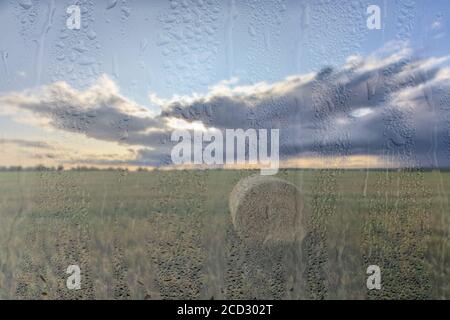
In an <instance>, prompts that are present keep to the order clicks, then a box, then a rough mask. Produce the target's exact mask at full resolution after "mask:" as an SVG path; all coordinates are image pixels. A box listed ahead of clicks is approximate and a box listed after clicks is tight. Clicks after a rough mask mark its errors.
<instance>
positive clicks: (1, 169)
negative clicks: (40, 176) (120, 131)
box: [0, 165, 148, 172]
mask: <svg viewBox="0 0 450 320" xmlns="http://www.w3.org/2000/svg"><path fill="white" fill-rule="evenodd" d="M17 171H27V172H35V171H38V172H52V171H128V169H127V168H112V167H111V168H98V167H85V166H79V167H72V168H64V166H57V167H46V166H43V165H37V166H34V167H22V166H10V167H0V172H17ZM137 171H148V170H147V169H146V168H138V169H137Z"/></svg>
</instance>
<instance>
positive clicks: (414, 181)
mask: <svg viewBox="0 0 450 320" xmlns="http://www.w3.org/2000/svg"><path fill="white" fill-rule="evenodd" d="M255 173H257V172H252V171H245V170H242V171H231V170H211V171H155V172H116V171H96V172H72V171H62V172H3V173H0V219H1V223H0V298H2V299H5V298H13V299H16V298H17V299H20V298H32V299H58V298H62V299H64V298H75V299H81V298H116V299H126V298H133V299H159V298H167V299H171V298H206V299H209V298H212V297H214V298H216V299H218V298H287V299H299V298H305V299H309V298H313V299H315V298H336V299H345V298H356V299H366V298H373V299H391V298H419V299H422V298H425V299H426V298H437V299H445V298H448V294H449V291H450V284H449V272H450V267H449V266H450V265H449V263H448V254H449V244H448V241H447V239H448V236H449V200H450V198H449V191H448V190H450V173H449V172H437V171H436V172H405V171H402V172H396V171H395V172H394V171H389V172H387V171H369V172H366V171H332V170H316V171H314V170H309V171H302V170H287V171H286V170H283V171H280V173H279V174H278V175H279V176H280V177H281V178H283V179H286V180H289V181H291V182H293V183H294V184H296V185H297V186H298V187H299V188H301V190H302V192H303V193H304V196H305V202H306V205H307V212H308V213H309V215H308V219H307V221H305V223H306V224H307V225H308V230H309V234H308V236H307V238H306V239H305V240H304V241H303V242H302V243H298V244H293V245H292V246H288V247H286V246H285V247H278V248H269V249H267V248H258V247H250V246H248V245H246V244H245V243H242V242H241V241H240V239H239V238H238V237H237V236H236V234H235V233H234V231H233V227H232V225H231V221H230V215H229V212H228V195H229V193H230V192H231V190H232V188H233V186H234V185H235V184H236V183H237V182H238V181H239V180H240V179H241V178H243V177H245V176H248V175H251V174H255ZM71 264H77V265H79V266H80V267H81V270H82V289H81V290H79V291H69V290H67V288H66V284H65V281H66V279H67V277H68V275H67V274H66V273H65V271H66V268H67V267H68V266H69V265H71ZM369 264H377V265H379V266H380V267H381V269H382V286H383V287H382V290H380V291H370V292H369V291H367V289H366V278H367V275H366V268H367V266H368V265H369Z"/></svg>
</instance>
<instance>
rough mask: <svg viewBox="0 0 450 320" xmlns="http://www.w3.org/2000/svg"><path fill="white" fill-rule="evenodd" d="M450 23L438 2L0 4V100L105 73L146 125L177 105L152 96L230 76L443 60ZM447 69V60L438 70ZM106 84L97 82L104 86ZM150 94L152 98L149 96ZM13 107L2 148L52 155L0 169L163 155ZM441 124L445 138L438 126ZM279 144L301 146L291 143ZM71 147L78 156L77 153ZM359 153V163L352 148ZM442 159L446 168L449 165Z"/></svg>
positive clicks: (83, 82) (198, 90)
mask: <svg viewBox="0 0 450 320" xmlns="http://www.w3.org/2000/svg"><path fill="white" fill-rule="evenodd" d="M73 4H78V5H80V7H81V25H82V28H81V30H69V29H68V28H67V27H66V19H67V17H68V14H67V13H66V8H67V7H68V6H70V5H73ZM370 4H375V5H379V6H380V8H381V11H382V12H381V21H382V29H381V30H368V28H367V26H366V19H367V14H366V9H367V7H368V6H369V5H370ZM449 14H450V5H449V4H448V1H445V0H442V1H438V0H435V1H411V0H408V1H406V0H403V1H388V0H384V1H365V0H360V1H359V0H353V1H320V2H319V1H315V0H305V1H283V0H278V1H248V0H246V1H237V0H236V1H233V0H229V1H218V0H198V1H197V0H195V1H188V0H186V1H185V0H182V1H138V0H134V1H131V0H130V1H123V0H117V1H114V0H108V1H74V0H72V1H50V0H47V1H45V0H41V1H35V0H21V1H17V2H16V1H0V28H1V30H3V32H2V35H1V37H0V50H1V61H0V94H2V95H3V96H4V97H8V95H11V93H12V92H16V93H21V94H22V95H28V96H29V95H30V93H28V91H27V90H31V89H33V90H39V88H41V87H42V86H45V85H47V86H51V85H52V84H54V83H56V82H58V81H64V82H65V83H66V84H67V85H68V86H70V88H71V89H73V90H79V92H84V91H85V90H88V89H89V88H90V87H91V86H92V85H94V84H96V83H98V81H99V79H100V78H101V77H103V75H106V77H107V79H108V81H111V82H112V83H114V85H115V86H116V89H117V92H116V91H114V90H113V92H115V94H118V95H120V96H121V97H122V98H124V99H126V101H127V103H130V104H131V105H133V108H134V107H136V108H144V109H146V110H148V111H149V115H148V117H150V113H151V114H152V116H153V115H155V116H157V115H158V113H159V112H160V109H161V107H168V108H169V109H170V108H171V107H173V106H171V104H170V103H169V102H167V101H166V102H158V101H159V100H158V99H160V100H161V99H170V98H172V97H173V96H193V95H194V94H198V95H200V96H201V95H208V94H209V93H210V91H211V87H213V86H215V85H217V84H218V83H221V82H223V81H226V80H230V79H233V78H236V79H237V84H236V85H241V86H252V85H255V84H258V83H260V82H266V83H268V84H275V83H283V81H285V79H286V77H288V76H299V75H305V74H308V73H311V72H315V73H318V72H320V70H322V69H323V68H325V67H327V66H330V67H332V68H333V70H336V74H337V75H339V70H341V68H343V66H344V65H345V64H346V61H348V58H349V57H351V56H359V57H363V58H367V57H370V56H371V55H374V54H375V53H377V52H378V53H379V52H380V51H381V53H380V54H379V56H378V58H379V59H380V60H381V59H383V58H386V57H387V56H388V55H387V54H385V55H384V56H383V52H382V50H383V48H386V47H389V45H390V44H392V43H402V44H403V46H404V47H408V49H409V51H408V54H407V56H406V57H403V59H405V61H406V63H409V62H411V63H412V62H413V61H415V60H416V59H417V60H421V59H430V58H433V57H444V56H446V55H448V54H449V53H450V32H449V20H448V17H449ZM398 50H400V49H398ZM390 54H393V52H390ZM447 66H448V61H446V60H445V59H443V61H442V63H440V64H439V66H433V67H438V68H441V69H444V68H446V67H447ZM428 71H432V70H431V69H430V70H428ZM428 71H427V72H428ZM108 81H106V82H105V81H104V82H102V85H105V86H106V87H108V88H111V85H110V83H109V82H108ZM386 85H389V84H386ZM418 85H419V83H418ZM431 90H434V89H431ZM151 94H153V95H154V96H157V97H158V99H153V100H151V99H149V95H151ZM38 96H39V95H38ZM39 98H42V95H40V96H39ZM10 100H11V99H4V100H3V101H2V100H1V99H0V103H1V102H3V104H2V105H0V108H2V110H3V112H2V113H0V126H1V127H0V138H1V139H3V140H2V141H4V143H3V144H4V147H7V146H6V145H7V143H6V142H7V141H8V139H9V140H10V142H11V140H13V139H16V140H17V139H22V140H38V141H50V144H52V147H51V148H49V149H48V150H45V152H44V151H42V150H36V149H33V152H28V151H24V150H23V149H24V146H23V145H22V146H21V147H19V146H12V144H13V143H12V142H11V143H8V147H10V148H12V151H11V154H16V156H15V157H13V156H11V157H10V158H8V159H7V158H6V157H3V159H2V160H3V161H0V165H12V164H13V163H12V162H17V161H19V162H23V163H24V164H28V163H29V164H33V163H37V162H42V161H44V162H46V163H47V162H48V163H49V164H53V163H55V162H62V163H77V161H87V162H89V157H91V158H95V159H97V160H98V163H100V162H102V161H103V160H105V158H114V160H113V161H112V163H120V162H124V163H130V164H132V163H137V164H147V162H146V161H145V160H143V158H142V155H143V154H148V151H149V150H146V148H150V149H152V148H153V149H158V147H159V146H158V145H155V144H154V143H142V141H141V142H139V143H138V142H133V143H131V142H129V143H125V142H124V140H127V137H125V138H123V137H122V138H120V139H118V140H115V139H113V138H111V137H110V136H109V135H107V134H106V133H105V132H103V133H101V134H100V133H96V134H92V135H90V134H89V133H88V131H89V130H88V129H86V124H83V125H81V126H80V127H79V128H76V130H78V135H76V133H77V132H74V130H67V128H66V127H65V124H66V123H65V122H64V121H63V122H61V120H55V112H54V111H52V115H51V117H50V118H51V120H52V121H53V124H49V121H48V120H49V116H48V115H47V116H46V118H45V117H41V118H40V117H39V116H38V111H36V110H38V108H37V107H36V109H35V110H32V109H30V108H27V106H28V105H20V104H19V103H14V104H13V105H12V104H11V105H9V104H6V103H5V101H10ZM43 100H44V101H46V102H47V103H49V101H48V100H45V99H43ZM63 100H64V99H63ZM50 101H51V102H55V100H54V99H53V100H52V99H50ZM56 101H60V100H58V99H56ZM64 101H65V100H64ZM203 102H204V101H203ZM380 103H381V102H380ZM76 107H79V106H75V108H76ZM90 107H92V108H93V109H95V108H97V106H92V105H91V106H90ZM357 107H358V106H356V107H355V108H357ZM361 107H362V106H359V108H361ZM17 108H18V109H21V110H23V109H27V115H24V114H20V116H17V114H16V113H17V112H16V111H11V110H13V109H14V110H16V109H17ZM58 108H59V109H58V110H60V109H61V106H58ZM223 108H224V109H225V110H226V109H227V108H228V107H227V106H224V107H223ZM115 111H117V110H115ZM115 111H114V112H115ZM76 112H78V111H76ZM114 112H113V111H111V114H113V113H114ZM133 112H134V111H133ZM28 113H31V114H28ZM170 114H171V116H173V117H178V116H179V115H178V114H177V113H176V112H172V113H170ZM34 116H36V117H35V118H33V117H34ZM40 116H42V114H40ZM144 117H145V116H144ZM30 118H32V119H31V120H30ZM114 119H115V118H114ZM184 119H185V120H186V117H184ZM116 120H117V119H116ZM159 120H160V121H164V120H162V119H159ZM204 120H205V119H203V118H202V117H198V118H188V119H187V121H203V122H204ZM278 120H279V119H273V121H272V123H279V121H278ZM300 120H302V121H306V122H307V121H309V120H308V118H305V119H300ZM119 122H120V121H119ZM236 122H239V121H238V120H236ZM55 123H57V125H55ZM61 123H63V124H64V126H61ZM211 125H214V123H212V124H211ZM119 126H120V125H119ZM439 126H441V127H442V130H443V129H445V128H444V127H445V125H444V124H441V125H439ZM127 130H128V129H127ZM300 131H301V130H300ZM439 132H441V131H439ZM442 132H444V131H442ZM127 134H128V133H127ZM310 134H311V135H317V132H316V133H310ZM368 134H369V135H370V133H368ZM85 138H86V139H85ZM285 139H287V140H289V139H292V140H296V139H297V138H296V137H293V136H289V135H288V136H285ZM442 139H444V138H443V136H442ZM131 140H132V139H130V141H131ZM150 140H151V139H150ZM316 140H317V139H316ZM319 140H320V139H319ZM419 140H420V139H419ZM139 141H140V140H139ZM442 143H444V142H442ZM419 144H420V143H417V145H419ZM443 145H444V144H443ZM62 146H64V148H66V149H67V150H66V151H64V152H59V153H58V154H57V152H54V153H55V154H53V156H50V155H52V150H51V149H58V150H62V149H63V147H62ZM80 148H81V149H82V150H81V151H80ZM302 148H303V149H302ZM302 148H300V149H301V151H299V153H298V154H297V155H296V157H300V156H301V155H303V157H305V155H308V156H311V153H312V151H311V150H307V149H305V148H306V147H302ZM64 150H65V149H64ZM74 150H77V152H78V153H77V154H76V155H75V156H74V155H73V153H74ZM99 150H100V151H99ZM415 151H417V152H418V150H415ZM43 154H44V156H43ZM45 155H47V156H49V157H47V158H46V157H45ZM113 155H114V156H113ZM355 155H356V153H355ZM357 155H359V156H361V155H362V154H361V152H360V151H358V153H357ZM68 157H69V158H70V159H68ZM442 157H443V158H442V159H443V161H444V160H445V159H446V158H445V157H446V156H445V155H444V154H443V155H442ZM97 160H96V161H97ZM96 161H92V163H94V164H95V163H96ZM104 162H106V163H107V161H104ZM441 162H442V161H441ZM148 163H149V164H153V161H149V162H148Z"/></svg>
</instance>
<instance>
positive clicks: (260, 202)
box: [229, 175, 305, 244]
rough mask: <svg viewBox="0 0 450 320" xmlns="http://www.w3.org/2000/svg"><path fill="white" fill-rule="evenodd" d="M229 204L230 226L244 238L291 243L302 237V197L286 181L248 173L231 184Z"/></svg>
mask: <svg viewBox="0 0 450 320" xmlns="http://www.w3.org/2000/svg"><path fill="white" fill-rule="evenodd" d="M229 206H230V212H231V218H232V221H233V225H234V228H235V230H236V232H237V233H238V235H239V236H240V237H241V238H242V239H243V240H245V241H247V242H255V243H262V244H270V243H274V244H279V243H291V242H293V241H295V240H300V241H301V239H303V237H304V235H305V230H304V227H303V226H302V220H303V197H302V195H301V193H300V191H299V189H298V188H297V187H296V186H295V185H293V184H292V183H290V182H287V181H284V180H281V179H278V178H274V177H268V176H259V175H258V176H251V177H248V178H245V179H242V180H241V181H239V183H238V184H236V186H235V187H234V188H233V190H232V192H231V194H230V199H229Z"/></svg>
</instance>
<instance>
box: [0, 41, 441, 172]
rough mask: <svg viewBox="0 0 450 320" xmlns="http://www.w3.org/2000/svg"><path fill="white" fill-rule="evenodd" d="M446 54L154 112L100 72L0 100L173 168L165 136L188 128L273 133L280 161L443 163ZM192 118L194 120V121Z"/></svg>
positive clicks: (198, 99) (352, 64)
mask: <svg viewBox="0 0 450 320" xmlns="http://www.w3.org/2000/svg"><path fill="white" fill-rule="evenodd" d="M448 60H449V59H448V57H437V58H435V57H432V58H419V57H414V54H413V53H412V52H411V50H410V49H409V48H408V47H407V46H405V45H402V44H397V45H394V46H391V47H390V49H389V50H385V51H381V52H378V53H376V54H374V55H372V56H369V57H366V58H362V57H358V56H353V57H349V59H348V61H347V63H346V64H345V65H343V66H341V67H340V68H335V69H333V68H324V69H322V70H321V71H319V72H317V73H314V74H308V75H302V76H293V77H289V78H286V79H285V80H283V81H280V82H277V83H273V84H267V83H258V84H255V85H249V86H239V85H237V84H236V83H235V82H234V80H232V81H228V82H223V83H220V84H218V85H217V86H215V87H212V88H211V89H210V91H209V92H208V93H207V94H205V95H201V96H191V97H176V98H173V99H171V100H162V99H159V98H158V97H156V96H151V97H150V98H151V102H152V103H153V104H155V105H157V106H159V107H160V108H161V110H162V112H161V114H159V115H155V114H152V113H151V112H149V111H148V109H147V108H145V107H142V106H139V105H137V104H136V103H134V102H133V101H131V100H130V99H127V98H126V97H123V96H121V95H120V94H119V90H118V88H117V87H116V86H115V84H114V83H113V82H112V81H111V80H110V79H109V78H108V77H107V76H103V77H102V78H100V79H99V81H98V82H97V84H95V85H94V86H92V87H91V88H89V89H88V90H86V91H83V92H79V91H77V90H75V89H73V88H71V87H70V86H69V85H68V84H66V83H64V82H59V83H55V84H53V85H50V86H47V87H44V88H41V89H40V90H38V91H32V92H22V93H11V94H7V95H3V96H0V105H1V106H3V108H7V110H8V112H6V113H7V114H9V115H11V116H13V117H16V118H20V117H18V115H21V116H22V117H23V115H22V114H21V112H23V111H26V112H31V113H32V114H33V115H34V116H35V117H38V118H40V120H39V123H40V124H41V125H46V126H50V127H53V128H57V129H60V130H65V131H69V132H75V133H81V134H83V135H85V136H87V137H90V138H95V139H98V140H104V141H114V142H117V143H119V144H123V145H133V146H138V147H140V148H141V149H140V150H139V151H138V152H137V153H136V159H135V160H134V162H133V163H134V164H139V165H166V164H170V151H171V148H172V147H173V145H174V143H173V142H170V133H171V132H172V131H173V130H174V129H179V128H185V129H193V128H194V127H196V126H197V127H198V126H200V127H202V128H216V129H219V130H222V131H223V130H225V129H233V128H242V129H247V128H254V129H271V128H275V129H280V158H281V159H290V158H296V157H302V156H305V155H308V156H340V155H375V156H384V155H390V156H393V157H396V158H398V159H399V160H400V161H401V162H402V163H403V164H404V165H415V166H441V167H442V166H449V165H450V162H449V150H450V146H449V141H450V140H449V131H448V130H449V129H448V128H449V127H450V104H449V101H450V98H449V89H450V85H449V83H450V71H449V69H448V68H444V67H443V65H444V64H445V63H446V62H447V61H448ZM194 124H195V125H194Z"/></svg>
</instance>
